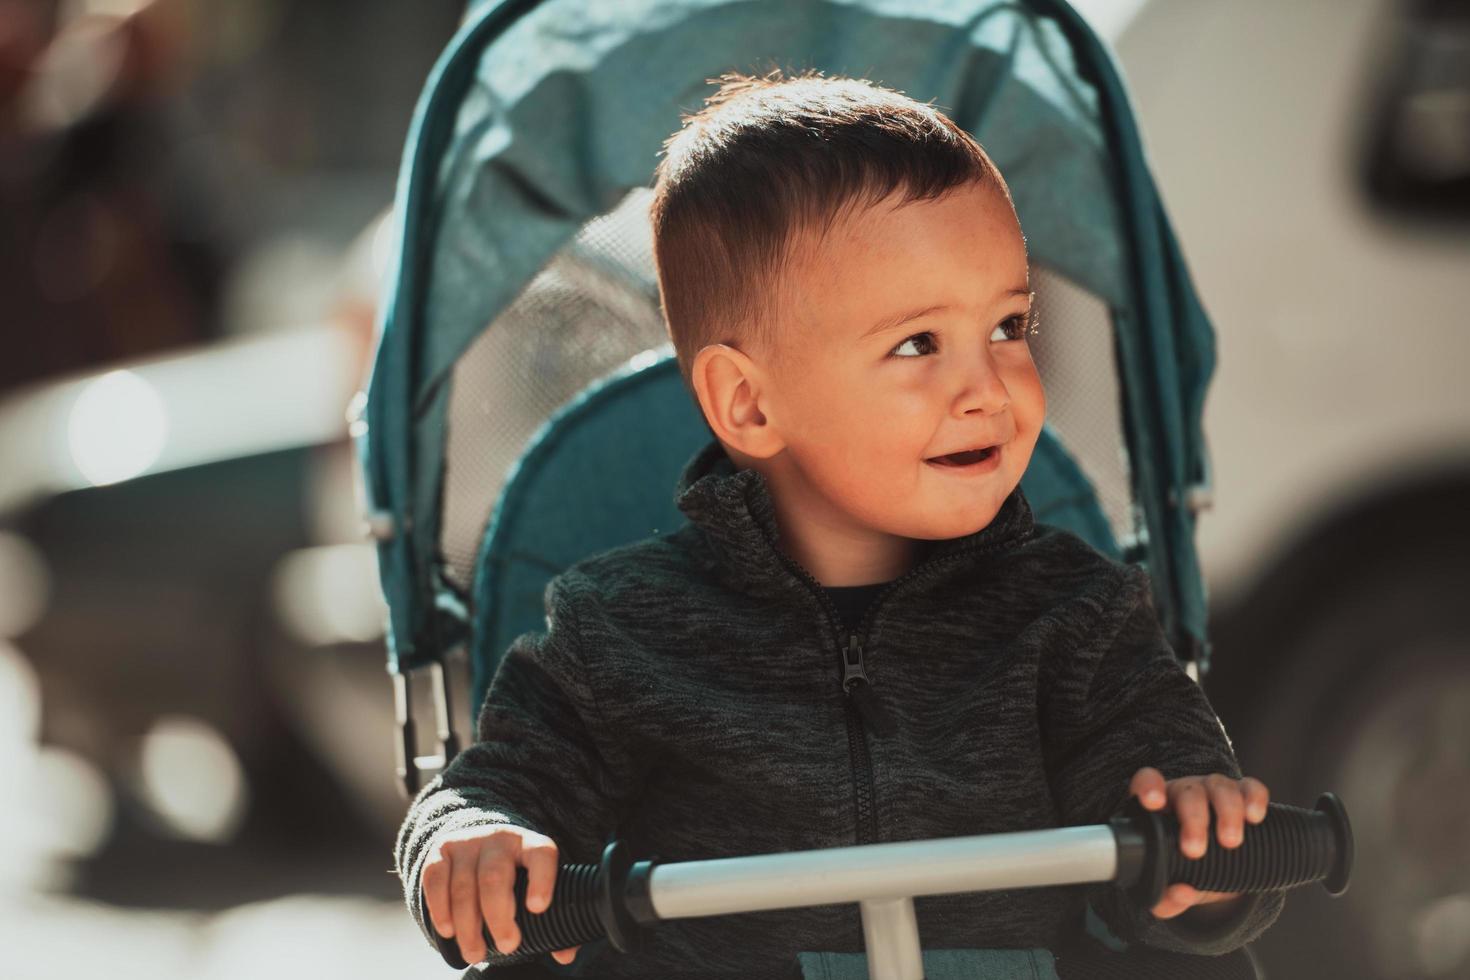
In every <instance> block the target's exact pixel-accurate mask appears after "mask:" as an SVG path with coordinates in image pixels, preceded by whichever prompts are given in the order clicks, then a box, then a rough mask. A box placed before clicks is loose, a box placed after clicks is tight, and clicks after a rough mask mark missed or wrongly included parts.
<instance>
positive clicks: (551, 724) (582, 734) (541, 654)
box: [395, 572, 642, 968]
mask: <svg viewBox="0 0 1470 980" xmlns="http://www.w3.org/2000/svg"><path fill="white" fill-rule="evenodd" d="M545 605H546V620H547V632H545V633H524V634H522V635H520V636H518V637H517V638H516V639H515V640H514V641H513V642H512V644H511V646H510V648H509V649H508V650H507V652H506V654H505V657H504V658H503V659H502V660H501V662H500V665H499V667H498V668H497V669H496V672H495V676H494V678H493V679H492V681H491V684H490V689H489V691H488V693H487V694H486V697H485V703H484V705H483V706H482V707H481V709H480V715H479V719H478V724H477V732H476V741H475V743H474V744H473V745H471V746H469V747H468V748H466V749H464V750H463V751H462V752H460V753H459V755H457V756H455V757H454V760H453V761H452V762H451V763H450V764H449V765H448V766H447V767H446V768H445V769H444V771H443V772H441V773H440V774H439V775H438V776H436V777H435V778H434V779H433V780H431V781H430V782H429V783H428V785H426V786H425V787H424V788H423V789H422V790H421V791H420V792H419V794H418V795H417V797H416V798H415V799H414V801H413V803H412V804H411V805H410V806H409V810H408V814H407V816H406V818H405V819H404V822H403V825H402V827H401V828H400V829H399V832H398V840H397V844H396V846H395V858H396V869H397V871H398V874H399V877H400V878H401V879H402V882H403V889H404V899H405V901H406V902H407V905H408V909H409V912H410V913H411V914H412V915H413V918H414V921H415V922H416V923H418V926H419V929H420V930H421V931H422V932H423V934H424V936H425V938H426V939H428V941H429V942H430V944H432V945H433V946H434V947H435V948H436V949H438V950H439V951H440V953H441V954H442V955H443V956H444V958H445V960H446V961H448V962H449V963H450V965H452V966H455V967H457V968H463V967H464V966H466V965H467V964H465V963H464V961H463V959H462V957H460V955H459V951H458V947H457V945H456V944H455V942H454V941H453V940H445V939H443V938H442V937H440V936H439V934H438V933H437V932H436V931H435V930H434V927H433V924H432V923H431V922H430V921H429V919H428V916H427V909H426V907H425V905H424V902H423V895H422V890H421V888H420V887H419V884H420V880H421V877H422V874H423V867H424V864H425V863H426V862H427V861H428V858H429V856H430V854H431V853H433V850H434V846H435V844H436V843H437V841H438V839H439V838H440V837H441V836H443V835H445V834H447V833H450V832H453V831H458V830H461V829H463V828H466V827H475V826H494V825H497V824H515V825H518V826H521V827H525V828H527V829H530V830H535V831H537V832H539V833H542V834H545V835H546V836H548V837H550V838H551V839H552V840H554V841H556V844H557V848H558V851H559V860H560V861H561V863H563V864H566V863H595V862H597V861H598V860H600V858H601V856H602V850H603V846H604V845H605V843H606V840H607V838H608V836H609V835H610V834H612V833H614V832H615V830H616V827H617V825H618V824H619V822H620V821H621V819H622V817H623V816H624V814H625V812H626V809H627V807H628V804H629V802H630V801H631V800H633V799H636V798H637V796H638V793H639V788H640V780H641V778H642V774H641V772H640V770H639V769H638V767H636V766H635V765H634V763H633V760H632V758H631V757H630V755H629V754H628V753H627V752H626V751H624V748H623V746H622V744H621V743H620V742H619V740H618V739H617V737H616V733H615V732H611V731H609V730H608V727H607V725H606V724H605V723H604V722H603V719H602V713H601V709H600V708H599V705H598V698H599V696H606V691H604V690H594V686H595V685H594V683H593V678H594V677H606V676H608V675H609V673H610V668H609V665H608V664H607V663H605V662H603V661H604V659H605V657H598V656H597V655H596V654H592V653H589V652H587V651H585V650H584V640H585V633H584V631H585V630H586V629H587V628H588V623H587V622H586V620H587V619H591V618H594V617H595V616H596V600H595V597H594V596H593V593H592V590H591V588H590V587H589V583H587V582H586V581H585V580H582V579H580V578H579V577H578V576H576V575H575V573H571V572H567V573H563V574H562V575H560V576H558V577H556V578H553V579H552V580H551V581H550V582H549V583H548V584H547V586H546V592H545ZM589 605H590V606H591V607H592V608H591V610H590V611H589ZM600 652H601V653H603V654H605V653H606V650H603V651H600ZM498 956H499V954H498V953H494V952H493V951H492V963H495V964H496V965H499V963H501V962H503V963H506V964H509V963H513V962H516V961H520V960H524V959H525V958H526V957H523V956H521V955H519V953H518V952H517V953H515V954H512V955H511V956H509V957H504V958H503V959H499V960H497V959H495V957H498Z"/></svg>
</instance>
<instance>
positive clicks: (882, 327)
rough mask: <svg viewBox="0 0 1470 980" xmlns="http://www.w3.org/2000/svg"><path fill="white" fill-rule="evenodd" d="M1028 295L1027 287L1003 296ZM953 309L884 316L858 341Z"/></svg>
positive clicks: (944, 307)
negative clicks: (920, 318)
mask: <svg viewBox="0 0 1470 980" xmlns="http://www.w3.org/2000/svg"><path fill="white" fill-rule="evenodd" d="M1030 295H1032V293H1031V289H1030V288H1029V287H1026V288H1022V289H1012V290H1011V291H1010V292H1008V293H1006V294H1005V298H1006V299H1010V298H1011V297H1013V296H1030ZM953 308H954V307H953V306H951V305H950V304H948V303H939V304H937V305H935V306H926V307H924V308H923V309H919V310H909V311H907V312H903V313H894V314H891V315H889V316H885V317H884V318H883V319H881V320H879V321H878V322H877V323H875V324H873V325H872V326H871V327H869V328H868V329H867V331H866V332H865V333H864V334H863V335H862V336H861V337H859V338H858V339H859V340H867V339H868V338H869V337H871V336H873V335H874V334H879V333H883V332H885V331H888V330H892V329H893V328H894V327H901V326H903V325H904V324H905V323H908V322H909V321H910V320H917V319H918V318H919V317H921V316H928V315H929V314H931V313H940V312H942V311H944V310H949V309H953Z"/></svg>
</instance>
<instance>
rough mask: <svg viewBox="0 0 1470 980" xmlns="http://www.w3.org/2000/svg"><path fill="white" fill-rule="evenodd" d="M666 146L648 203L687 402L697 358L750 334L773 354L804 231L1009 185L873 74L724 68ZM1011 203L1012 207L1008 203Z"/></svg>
mask: <svg viewBox="0 0 1470 980" xmlns="http://www.w3.org/2000/svg"><path fill="white" fill-rule="evenodd" d="M706 81H708V82H710V83H715V82H719V83H721V84H720V88H719V90H718V91H717V92H715V93H714V94H713V95H712V96H710V97H709V98H708V99H706V100H705V107H704V108H703V109H701V110H699V111H698V112H696V113H693V114H687V115H685V116H684V117H683V123H684V124H683V126H682V127H681V128H680V129H679V130H678V132H676V133H674V134H673V135H672V136H670V137H669V139H668V140H667V141H666V142H665V143H664V147H663V159H662V160H661V161H660V162H659V165H658V168H657V170H656V171H655V181H654V196H653V202H652V205H651V207H650V217H651V219H652V223H653V247H654V261H655V264H656V266H657V269H658V286H659V297H660V300H661V302H662V304H663V312H664V317H665V320H666V323H667V326H668V330H669V337H670V339H672V340H673V342H674V351H675V353H676V355H677V357H678V361H679V370H680V373H682V374H683V376H684V383H685V385H686V386H687V387H688V388H689V390H690V393H691V395H692V394H693V392H694V388H693V385H692V382H691V380H690V372H691V371H692V369H693V363H694V356H695V355H696V354H697V353H699V351H700V350H701V349H702V348H703V347H705V346H706V345H708V344H717V343H736V344H737V345H738V342H739V341H742V340H747V341H752V342H754V344H755V345H756V346H758V347H759V348H761V349H762V350H765V351H767V352H769V353H775V352H776V351H777V349H778V348H777V345H776V339H777V338H776V332H775V324H774V322H773V320H774V314H775V312H776V307H775V303H776V300H777V297H778V292H777V288H778V285H779V279H778V277H779V274H780V273H781V271H782V269H783V267H784V266H785V265H786V263H787V262H788V260H789V259H790V257H791V254H792V248H791V246H792V243H793V241H794V239H795V238H796V236H797V235H798V233H802V232H811V231H815V232H817V240H820V237H821V236H822V235H825V234H826V233H827V232H828V231H829V230H830V229H831V227H832V224H833V223H834V222H835V221H836V219H837V217H838V216H839V214H841V213H842V212H843V210H844V209H845V208H848V207H868V206H871V205H873V204H876V203H877V202H878V201H881V200H883V199H884V198H885V197H887V196H888V195H889V194H891V193H892V192H894V191H895V190H901V191H902V192H903V196H902V197H901V198H900V203H902V202H906V201H910V200H919V199H927V198H935V197H939V196H940V195H942V194H943V193H944V192H946V191H948V190H950V189H952V188H955V187H959V186H961V185H965V184H970V183H981V184H989V185H992V186H995V187H997V188H998V189H999V190H1000V191H1001V193H1002V194H1004V196H1005V198H1006V200H1007V201H1008V202H1009V201H1010V191H1009V189H1007V188H1006V185H1005V180H1004V179H1003V178H1002V177H1001V175H1000V171H999V170H998V169H996V166H995V164H994V163H992V162H991V160H990V157H989V156H988V155H987V154H986V152H985V150H984V149H983V148H982V147H981V146H980V144H979V143H978V142H977V141H976V140H975V138H974V137H972V136H971V135H970V134H969V133H967V132H965V131H964V130H963V129H961V128H960V127H959V126H957V125H955V123H954V122H953V121H952V120H950V119H949V118H948V117H947V116H945V115H944V113H942V112H940V111H939V110H938V109H936V108H934V107H933V106H932V105H930V104H926V103H921V102H916V101H915V100H913V99H911V98H909V97H908V96H906V95H904V94H902V93H901V92H896V91H894V90H892V89H887V88H883V87H882V86H880V85H876V84H874V83H873V82H870V81H868V80H866V79H858V78H846V77H841V76H834V77H830V78H829V77H824V76H823V75H822V74H821V73H820V72H817V71H811V70H809V71H807V72H803V73H801V74H798V75H794V76H791V77H784V76H783V74H782V72H781V70H780V69H779V68H777V69H773V70H771V71H770V72H768V73H767V74H766V75H765V76H763V77H756V76H751V75H744V74H740V73H735V72H731V73H726V74H724V75H721V76H720V77H719V78H710V79H706ZM1013 207H1014V206H1013Z"/></svg>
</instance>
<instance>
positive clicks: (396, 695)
mask: <svg viewBox="0 0 1470 980" xmlns="http://www.w3.org/2000/svg"><path fill="white" fill-rule="evenodd" d="M419 670H427V671H428V672H429V680H430V683H431V691H432V694H433V700H434V721H435V728H436V730H437V731H436V734H437V735H438V738H439V754H438V755H418V754H417V752H418V725H417V724H416V723H415V721H414V717H413V680H412V675H413V674H415V673H417V672H418V671H419ZM449 703H450V693H449V679H448V678H447V677H446V676H445V673H444V665H443V664H441V663H432V664H429V665H428V666H427V667H421V668H417V669H410V670H401V671H399V672H398V673H396V674H394V675H393V714H394V717H395V719H396V721H397V724H398V738H397V740H396V741H395V743H394V749H395V755H396V757H397V765H398V786H399V789H400V790H401V791H402V792H403V794H404V795H405V796H406V797H407V798H409V799H413V797H414V796H415V795H417V793H418V791H419V790H420V789H421V788H422V787H423V782H424V779H423V777H424V775H425V774H428V773H434V772H437V771H439V770H441V769H443V768H444V767H445V766H447V765H448V764H449V760H451V759H453V758H454V757H455V756H456V755H458V754H459V736H458V735H456V734H455V732H454V725H453V718H452V716H451V714H450V709H449Z"/></svg>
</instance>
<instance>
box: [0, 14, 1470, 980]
mask: <svg viewBox="0 0 1470 980" xmlns="http://www.w3.org/2000/svg"><path fill="white" fill-rule="evenodd" d="M1077 6H1078V7H1079V9H1081V10H1082V11H1083V12H1084V13H1085V14H1086V15H1087V16H1089V17H1090V18H1091V19H1092V20H1093V22H1094V24H1095V25H1096V27H1097V29H1098V31H1099V32H1100V33H1102V34H1103V35H1104V36H1105V37H1107V38H1108V39H1109V40H1110V41H1111V42H1112V43H1113V45H1114V46H1115V48H1116V51H1117V54H1118V58H1119V61H1120V62H1121V67H1122V69H1123V73H1124V76H1125V81H1126V83H1127V85H1128V88H1129V91H1130V94H1131V96H1132V98H1133V99H1134V106H1135V110H1136V112H1137V114H1138V119H1139V124H1140V127H1141V130H1142V132H1143V137H1144V141H1145V147H1146V151H1147V154H1148V157H1149V160H1150V163H1151V166H1152V169H1153V173H1154V176H1155V179H1156V180H1157V182H1158V184H1159V186H1160V190H1161V194H1162V196H1163V199H1164V202H1165V205H1166V207H1167V209H1168V211H1169V213H1170V215H1171V217H1172V220H1173V222H1174V225H1175V230H1176V232H1177V234H1178V237H1179V239H1180V243H1181V246H1182V248H1183V251H1184V253H1185V256H1186V258H1187V260H1188V262H1189V264H1190V268H1191V271H1192V274H1193V277H1194V280H1195V282H1196V284H1197V286H1198V287H1199V290H1200V293H1201V296H1202V298H1203V301H1204V304H1205V307H1206V309H1207V310H1208V311H1209V312H1210V314H1211V316H1212V318H1213V320H1214V323H1215V327H1216V331H1217V343H1218V350H1219V367H1218V369H1217V372H1216V375H1215V380H1214V383H1213V385H1212V387H1211V390H1210V396H1209V401H1208V402H1207V405H1206V417H1205V426H1206V433H1207V436H1208V438H1209V441H1210V446H1211V451H1212V455H1213V462H1214V467H1215V471H1214V474H1213V476H1214V494H1213V506H1212V508H1211V509H1210V510H1209V511H1207V512H1206V513H1205V514H1204V515H1203V516H1202V518H1201V523H1200V531H1199V543H1200V547H1201V551H1202V558H1203V561H1204V565H1205V573H1206V579H1207V583H1208V586H1209V590H1210V595H1211V602H1212V628H1211V630H1212V637H1213V639H1214V643H1215V649H1214V656H1213V663H1212V669H1211V671H1210V672H1209V673H1208V675H1207V676H1206V677H1205V689H1206V691H1207V693H1209V695H1210V697H1211V700H1212V701H1213V702H1214V703H1215V705H1216V707H1217V709H1218V710H1219V712H1220V714H1221V716H1222V718H1223V719H1224V722H1225V726H1226V729H1227V731H1228V732H1229V733H1230V735H1231V737H1232V739H1233V741H1234V742H1235V746H1236V750H1237V753H1238V754H1239V756H1240V758H1241V762H1242V765H1243V767H1244V769H1245V770H1246V771H1247V772H1248V773H1251V774H1254V775H1257V776H1260V777H1261V778H1263V779H1265V780H1266V782H1267V783H1268V785H1270V786H1271V787H1272V790H1273V798H1274V799H1276V800H1277V801H1280V802H1288V803H1293V804H1296V805H1300V806H1310V805H1311V804H1312V803H1313V801H1314V800H1315V798H1316V796H1317V794H1318V793H1320V792H1321V791H1322V790H1325V789H1331V790H1333V791H1335V792H1337V793H1338V794H1339V795H1340V796H1341V797H1342V798H1343V800H1344V802H1345V803H1346V805H1347V807H1348V809H1349V812H1350V813H1351V815H1352V818H1353V822H1354V829H1355V832H1356V833H1357V836H1358V841H1357V843H1358V849H1357V854H1358V864H1357V869H1356V872H1355V877H1354V881H1353V887H1352V888H1350V889H1349V891H1348V893H1347V894H1346V895H1344V896H1343V897H1342V898H1340V899H1335V900H1333V899H1329V898H1327V897H1326V895H1325V893H1324V892H1322V890H1321V889H1320V888H1318V887H1316V886H1312V887H1309V888H1304V889H1301V890H1299V891H1296V892H1293V893H1292V895H1291V897H1290V898H1289V900H1288V902H1287V908H1286V910H1285V912H1284V914H1283V916H1282V918H1281V920H1280V921H1279V922H1278V924H1277V925H1276V926H1275V927H1274V928H1273V929H1272V930H1270V931H1269V932H1268V933H1267V934H1266V935H1265V936H1264V937H1263V938H1262V939H1261V940H1260V941H1259V942H1258V943H1257V945H1256V949H1257V952H1258V954H1259V956H1260V959H1261V961H1262V964H1263V966H1264V968H1265V972H1266V973H1267V975H1268V976H1270V977H1272V978H1281V977H1318V976H1336V977H1364V978H1367V977H1375V978H1376V977H1385V978H1387V977H1395V978H1397V977H1404V978H1431V977H1470V847H1467V846H1466V837H1467V832H1470V603H1467V602H1466V596H1470V386H1467V382H1466V379H1465V376H1464V374H1465V368H1466V366H1467V365H1470V329H1467V327H1470V324H1467V322H1466V320H1467V314H1466V312H1465V311H1466V310H1467V309H1470V4H1467V3H1465V2H1450V0H1442V2H1429V0H1424V2H1406V0H1291V2H1288V3H1282V2H1278V0H1235V2H1232V3H1230V4H1218V3H1211V2H1207V0H1153V2H1141V0H1113V2H1109V0H1092V2H1086V3H1079V4H1077ZM462 14H463V4H462V3H461V2H458V0H419V2H417V3H414V4H404V3H400V2H394V0H350V2H349V0H311V2H307V0H294V2H292V0H250V2H241V3H206V2H203V0H156V2H146V0H75V2H60V0H0V200H3V206H0V337H3V346H0V774H3V776H4V780H5V786H6V789H5V793H4V799H5V801H6V802H5V803H4V805H3V807H0V975H3V976H5V977H7V978H9V977H16V978H24V980H37V978H50V977H61V976H68V975H70V974H71V973H72V971H74V970H75V969H76V968H77V964H78V961H79V960H85V961H86V962H87V963H88V964H89V965H90V964H92V963H94V962H95V963H97V964H98V965H99V966H100V967H102V968H104V969H106V971H107V972H108V974H109V975H111V976H115V977H133V976H138V977H142V976H145V975H146V976H148V977H150V978H174V977H177V978H186V977H187V978H190V980H222V978H229V977H234V976H237V975H238V976H245V975H247V972H248V974H249V975H256V974H257V973H260V972H263V971H271V972H273V973H274V974H275V975H279V976H289V977H295V976H314V975H319V974H320V973H321V972H323V971H326V970H331V971H333V972H338V973H341V974H343V975H353V976H360V977H379V976H381V977H390V976H392V977H399V976H405V975H409V973H410V971H412V972H414V973H418V974H422V975H430V974H432V973H434V972H435V971H438V973H439V974H440V975H447V973H448V968H446V967H444V966H443V965H442V964H441V963H440V961H439V959H438V957H437V956H436V955H435V954H434V953H433V952H432V951H430V950H429V949H428V947H427V946H425V945H424V944H423V941H422V939H421V937H420V936H419V935H418V933H417V931H416V930H415V929H414V927H413V926H412V923H411V921H410V919H409V917H408V915H407V913H406V911H405V910H404V908H403V906H402V902H401V896H400V891H399V883H398V879H397V877H396V876H395V875H394V874H393V873H392V842H393V835H394V832H395V831H396V829H397V827H398V824H399V821H400V820H401V817H402V814H403V810H404V803H403V800H402V798H401V797H400V795H399V792H398V789H397V785H396V782H395V779H394V775H393V769H394V758H393V738H394V734H393V713H392V695H391V689H390V684H389V679H388V677H387V675H386V673H385V671H384V667H383V663H384V658H383V649H382V642H383V641H382V621H383V616H384V615H385V610H384V608H383V605H382V600H381V596H380V593H379V591H378V587H377V583H376V565H375V559H374V555H373V550H372V546H371V545H370V544H369V543H368V542H367V540H366V538H365V537H364V535H363V533H362V521H361V517H360V514H359V509H358V496H357V490H356V487H355V475H354V463H353V460H352V456H351V451H350V445H349V442H348V435H347V433H348V417H349V408H350V406H351V405H352V404H353V396H354V393H355V392H356V391H357V390H358V389H359V388H360V387H361V386H362V384H363V383H364V380H365V376H366V370H367V364H368V358H369V355H370V351H371V342H372V338H371V334H372V324H373V317H374V307H375V302H376V297H377V292H378V288H379V285H378V284H379V281H380V277H381V276H382V274H383V271H384V268H385V266H386V262H387V247H388V243H387V241H386V240H385V231H384V228H385V225H384V223H383V217H384V215H385V214H386V212H387V209H388V208H389V207H390V206H391V202H392V194H393V184H394V178H395V173H396V168H397V164H398V158H399V154H400V152H401V149H402V145H403V140H404V136H405V134H406V131H407V127H408V122H409V118H410V115H411V113H412V108H413V104H414V100H415V99H416V97H417V95H418V93H419V91H420V88H421V86H422V84H423V81H424V78H425V76H426V75H427V73H428V70H429V68H430V66H431V65H432V63H433V61H434V59H435V57H436V56H437V55H438V53H439V51H440V50H441V48H442V47H443V45H444V44H445V42H446V41H447V40H448V39H449V37H450V36H451V34H452V33H453V31H454V29H455V27H456V26H457V24H458V22H459V19H460V17H461V16H462ZM463 689H464V688H463V687H462V686H461V688H460V690H463ZM457 721H458V723H459V725H460V726H461V728H462V729H465V730H466V734H467V727H468V725H467V722H468V720H467V719H466V718H465V717H464V713H463V712H461V713H460V716H459V718H458V719H457ZM72 950H78V952H77V953H72V952H71V951H72Z"/></svg>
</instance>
